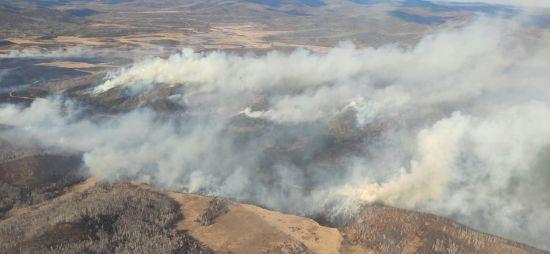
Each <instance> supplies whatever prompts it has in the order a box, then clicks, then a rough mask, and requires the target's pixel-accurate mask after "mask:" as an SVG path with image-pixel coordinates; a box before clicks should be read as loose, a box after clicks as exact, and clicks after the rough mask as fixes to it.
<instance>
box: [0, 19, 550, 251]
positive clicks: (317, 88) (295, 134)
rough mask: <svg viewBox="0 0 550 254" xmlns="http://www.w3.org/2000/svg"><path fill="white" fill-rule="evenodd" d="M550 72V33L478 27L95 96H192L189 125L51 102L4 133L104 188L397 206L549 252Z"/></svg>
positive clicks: (161, 78) (484, 22)
mask: <svg viewBox="0 0 550 254" xmlns="http://www.w3.org/2000/svg"><path fill="white" fill-rule="evenodd" d="M549 70H550V38H549V37H548V36H547V35H546V34H545V32H544V31H542V32H541V31H539V32H536V31H535V32H534V31H527V32H525V29H524V28H523V27H521V25H520V24H518V23H517V22H515V21H510V20H508V21H503V20H492V19H484V18H481V19H478V20H476V21H474V22H472V23H471V24H469V25H467V26H465V27H463V28H454V29H446V30H440V31H436V32H434V33H433V34H430V35H427V36H426V37H425V38H424V39H422V40H421V41H420V42H419V43H418V44H417V45H415V46H414V47H411V48H402V47H398V46H396V45H387V46H384V47H380V48H366V49H357V48H355V47H354V46H353V45H351V44H349V43H344V44H342V45H341V46H339V47H337V48H334V49H333V50H331V51H330V52H328V53H327V54H316V53H312V52H309V51H306V50H297V51H295V52H292V53H283V52H271V53H267V54H265V55H244V56H239V55H232V54H228V53H224V52H214V53H208V54H201V53H195V52H192V51H191V50H183V51H182V52H181V53H179V54H175V55H173V56H171V57H169V58H167V59H161V58H156V59H149V60H146V61H142V62H137V63H135V64H134V65H133V66H131V67H129V68H125V69H122V70H120V71H118V72H115V73H112V74H111V75H110V76H109V77H108V80H107V81H106V82H105V83H103V84H99V85H98V86H97V87H95V88H94V90H93V93H92V94H93V95H94V96H102V95H103V93H106V92H109V91H111V90H112V89H121V90H126V91H128V92H129V94H138V93H139V94H147V93H149V92H151V91H155V90H156V89H158V88H162V87H167V86H169V87H179V88H182V89H181V91H182V93H181V94H180V95H179V96H172V97H170V99H171V100H173V101H175V102H177V103H180V104H181V105H183V106H184V107H185V113H184V114H178V115H169V114H158V113H155V112H154V111H152V110H148V109H136V110H134V111H132V112H130V113H126V114H121V115H120V116H118V117H117V118H112V119H108V120H97V119H96V120H89V119H87V118H86V116H85V114H83V113H82V112H81V111H80V106H79V105H78V103H75V102H71V101H70V100H68V101H63V100H60V99H49V100H37V101H35V102H34V103H33V104H32V105H31V106H30V107H28V108H22V107H18V106H13V105H4V106H2V108H0V124H5V125H11V126H13V128H11V129H10V130H8V131H4V132H3V134H2V136H4V137H5V138H8V139H11V140H13V141H18V140H19V141H25V142H36V143H37V144H39V145H41V146H45V147H56V148H61V149H65V150H66V151H68V152H79V153H83V154H84V163H85V165H86V167H88V168H89V170H90V172H91V174H93V175H96V176H98V177H102V178H104V179H109V180H116V179H139V180H142V181H147V182H150V183H153V184H156V185H161V186H164V187H166V188H171V189H175V190H184V191H190V192H199V193H206V194H215V195H226V196H230V197H233V198H235V199H238V200H244V201H250V202H256V203H259V204H262V205H265V206H268V207H270V208H274V209H279V210H283V211H289V212H293V213H299V214H309V213H315V212H319V211H321V210H323V209H327V208H332V209H335V210H342V211H354V209H356V208H357V207H356V206H357V204H360V203H362V202H384V203H386V204H389V205H393V206H398V207H404V208H411V209H417V210H422V211H428V212H432V213H435V214H438V215H443V216H447V217H451V218H454V219H457V220H458V221H460V222H462V223H465V224H467V225H469V226H472V227H474V228H477V229H481V230H484V231H488V232H491V233H495V234H498V235H501V236H505V237H508V238H511V239H515V240H519V241H523V242H526V243H529V244H532V245H535V246H538V247H540V248H545V249H550V245H549V243H548V242H547V240H548V239H547V236H548V235H550V220H548V218H549V217H550V198H549V196H548V195H547V194H548V193H549V191H550V185H549V183H550V166H549V165H550V159H549V158H550V105H549V104H548V102H549V101H550V93H549V92H550V88H548V84H549V82H550V71H549ZM335 207H336V208H335Z"/></svg>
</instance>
